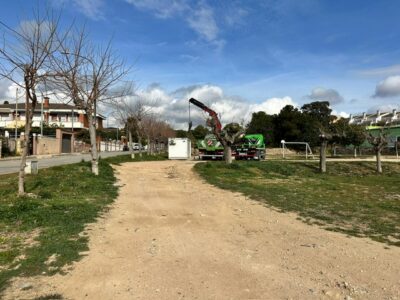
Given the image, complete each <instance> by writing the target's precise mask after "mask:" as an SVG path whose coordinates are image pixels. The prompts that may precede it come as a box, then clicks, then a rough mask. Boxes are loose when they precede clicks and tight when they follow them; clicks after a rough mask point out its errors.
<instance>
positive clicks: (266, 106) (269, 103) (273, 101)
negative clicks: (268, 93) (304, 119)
mask: <svg viewBox="0 0 400 300" xmlns="http://www.w3.org/2000/svg"><path fill="white" fill-rule="evenodd" d="M286 105H292V106H294V107H297V106H298V105H297V103H295V102H294V101H293V100H292V98H291V97H288V96H286V97H283V98H270V99H267V100H265V101H264V102H262V103H260V104H253V105H251V106H250V111H251V112H257V111H265V112H266V113H267V114H269V115H274V114H279V112H280V111H281V109H282V108H284V107H285V106H286Z"/></svg>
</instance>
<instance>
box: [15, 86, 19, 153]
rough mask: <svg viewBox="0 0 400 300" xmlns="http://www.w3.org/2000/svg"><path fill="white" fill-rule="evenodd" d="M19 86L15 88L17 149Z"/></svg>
mask: <svg viewBox="0 0 400 300" xmlns="http://www.w3.org/2000/svg"><path fill="white" fill-rule="evenodd" d="M17 125H18V88H17V89H16V90H15V149H17V136H18V126H17Z"/></svg>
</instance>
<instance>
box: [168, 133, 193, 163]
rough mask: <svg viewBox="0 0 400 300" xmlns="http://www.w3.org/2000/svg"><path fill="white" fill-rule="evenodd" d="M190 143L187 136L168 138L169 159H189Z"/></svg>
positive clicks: (190, 152)
mask: <svg viewBox="0 0 400 300" xmlns="http://www.w3.org/2000/svg"><path fill="white" fill-rule="evenodd" d="M191 155H192V145H191V142H190V140H189V139H188V138H168V158H169V159H190V157H191Z"/></svg>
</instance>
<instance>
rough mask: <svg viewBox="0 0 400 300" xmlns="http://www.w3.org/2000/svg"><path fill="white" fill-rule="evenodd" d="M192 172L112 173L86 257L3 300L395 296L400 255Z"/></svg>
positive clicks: (184, 167)
mask: <svg viewBox="0 0 400 300" xmlns="http://www.w3.org/2000/svg"><path fill="white" fill-rule="evenodd" d="M192 166H193V163H191V162H176V161H165V162H144V163H135V164H125V165H123V166H121V167H118V168H117V169H118V171H119V175H118V177H119V179H120V181H121V184H123V185H124V186H123V187H122V189H121V194H120V196H119V198H118V200H117V201H116V202H115V204H114V206H113V209H112V210H111V211H110V212H109V213H107V214H106V215H105V216H104V218H102V219H101V220H100V221H99V222H98V223H96V224H93V225H91V226H90V227H89V228H88V230H89V231H88V232H89V236H90V251H89V253H88V255H87V256H86V257H84V258H83V259H82V260H81V261H80V262H78V263H76V264H74V266H73V268H72V270H70V271H69V272H68V274H67V275H65V276H61V275H57V276H53V277H39V278H34V279H32V280H28V281H29V282H30V283H32V286H33V288H31V289H29V290H27V291H22V290H21V280H16V281H14V283H13V284H12V286H11V287H10V288H9V289H8V291H7V293H6V299H16V298H20V299H21V298H24V299H26V298H28V299H29V298H33V297H37V296H44V295H48V294H52V293H53V294H56V293H59V294H62V295H63V296H64V297H65V298H66V299H400V248H395V247H391V248H390V249H385V245H384V244H380V243H376V242H373V241H370V240H367V239H358V238H348V237H346V236H344V235H342V234H339V233H334V232H328V231H325V230H322V229H320V228H318V227H316V226H309V225H306V224H304V223H302V222H300V221H298V220H296V216H295V215H294V214H282V213H278V212H276V211H274V210H272V209H269V208H266V207H264V206H262V205H260V204H259V203H257V202H254V201H251V200H249V199H245V197H244V196H242V195H240V194H235V193H231V192H228V191H223V190H219V189H217V188H215V187H211V186H209V185H208V184H206V183H204V182H202V181H201V180H200V179H199V178H198V177H197V175H195V174H194V173H193V172H192V170H191V168H192ZM22 280H24V281H27V279H22Z"/></svg>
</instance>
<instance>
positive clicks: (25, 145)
mask: <svg viewBox="0 0 400 300" xmlns="http://www.w3.org/2000/svg"><path fill="white" fill-rule="evenodd" d="M28 94H29V93H28V92H27V91H25V135H24V139H23V140H22V139H20V140H21V148H22V153H21V163H20V166H19V175H18V195H20V196H22V195H24V194H25V166H26V158H27V156H28V154H29V153H28V151H29V140H30V139H29V135H30V133H31V126H32V115H33V114H31V113H30V112H31V111H30V108H29V95H28ZM34 110H35V103H32V112H33V111H34ZM16 114H17V112H16ZM15 149H17V139H15Z"/></svg>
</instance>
